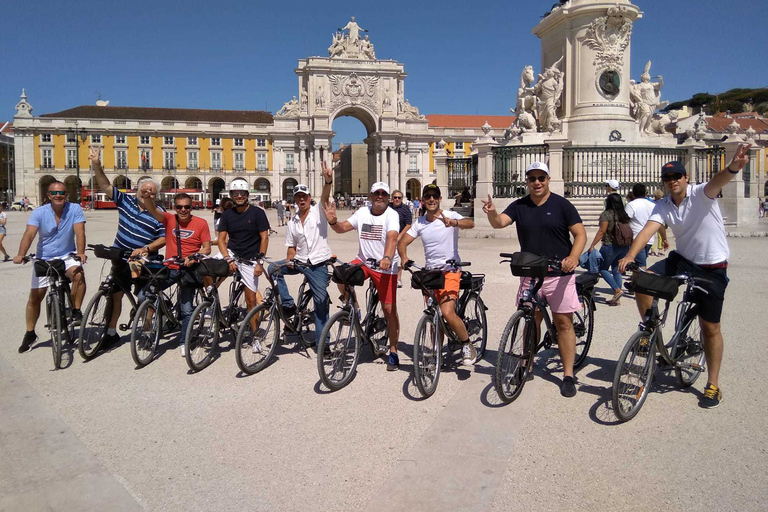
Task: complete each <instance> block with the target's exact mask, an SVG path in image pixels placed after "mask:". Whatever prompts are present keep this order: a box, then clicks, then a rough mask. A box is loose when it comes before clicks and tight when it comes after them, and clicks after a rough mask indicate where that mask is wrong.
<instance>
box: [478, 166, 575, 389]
mask: <svg viewBox="0 0 768 512" xmlns="http://www.w3.org/2000/svg"><path fill="white" fill-rule="evenodd" d="M525 177H526V181H527V185H528V195H527V196H525V197H523V198H521V199H518V200H517V201H515V202H513V203H511V204H510V205H509V206H507V208H506V209H505V210H504V212H503V213H501V214H500V213H498V212H497V211H496V207H495V206H494V205H493V201H492V200H491V196H490V195H489V196H488V201H483V211H484V212H485V213H486V214H487V215H488V221H489V222H490V223H491V226H493V227H494V229H501V228H505V227H507V226H509V225H510V224H512V223H513V222H515V223H516V224H517V237H518V239H519V240H520V250H522V251H524V252H530V253H533V254H537V255H539V256H546V257H547V258H552V259H556V260H560V261H561V264H562V270H561V271H556V272H554V271H553V272H550V273H549V275H548V276H547V277H545V278H544V284H543V285H542V287H541V289H540V290H539V295H540V296H541V297H542V298H544V299H546V301H547V302H548V303H549V307H550V308H551V309H552V318H553V320H554V322H555V326H556V327H557V347H558V349H559V350H560V359H561V360H562V362H563V382H562V384H561V386H560V394H561V395H563V396H565V397H572V396H576V381H575V379H574V378H573V361H574V359H575V357H576V333H575V332H574V330H573V313H574V311H578V310H580V309H581V305H580V304H579V297H578V294H577V293H576V275H575V274H574V273H573V271H574V269H575V268H576V265H577V264H578V262H579V255H580V254H581V253H582V251H583V250H584V246H585V245H586V243H587V232H586V230H585V229H584V224H583V223H582V222H581V217H579V212H577V211H576V208H575V207H574V206H573V205H572V204H571V203H570V201H568V200H567V199H565V198H564V197H562V196H559V195H557V194H555V193H552V192H550V190H549V167H547V164H545V163H544V162H533V163H532V164H531V165H529V166H528V169H527V170H526V172H525ZM571 236H573V241H571ZM529 283H530V278H529V277H521V278H520V288H519V289H518V292H517V302H519V301H520V297H521V296H522V293H523V291H524V290H525V289H526V288H527V287H528V285H529ZM537 321H538V322H541V317H540V316H539V315H537ZM532 363H533V361H529V363H528V364H529V365H530V364H532Z"/></svg>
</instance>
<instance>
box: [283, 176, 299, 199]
mask: <svg viewBox="0 0 768 512" xmlns="http://www.w3.org/2000/svg"><path fill="white" fill-rule="evenodd" d="M298 184H299V182H298V181H296V180H295V179H293V178H288V179H286V180H285V181H283V199H285V200H286V201H290V202H293V187H295V186H296V185H298Z"/></svg>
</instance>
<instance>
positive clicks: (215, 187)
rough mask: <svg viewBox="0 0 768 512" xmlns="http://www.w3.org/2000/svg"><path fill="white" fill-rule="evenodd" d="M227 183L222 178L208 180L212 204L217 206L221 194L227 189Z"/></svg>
mask: <svg viewBox="0 0 768 512" xmlns="http://www.w3.org/2000/svg"><path fill="white" fill-rule="evenodd" d="M226 186H227V185H226V183H224V180H223V179H221V178H211V179H210V180H208V192H209V194H210V195H211V204H214V205H215V204H216V201H218V200H219V199H220V198H221V192H222V191H223V190H224V189H225V188H226Z"/></svg>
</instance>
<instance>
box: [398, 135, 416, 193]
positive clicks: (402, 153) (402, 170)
mask: <svg viewBox="0 0 768 512" xmlns="http://www.w3.org/2000/svg"><path fill="white" fill-rule="evenodd" d="M397 157H398V162H397V164H398V165H397V181H398V188H399V189H401V190H403V187H405V186H406V184H407V183H408V167H407V165H408V164H407V161H408V153H407V152H406V147H405V146H400V147H399V151H398V152H397ZM406 192H407V191H406V190H403V194H405V193H406ZM411 200H413V199H411Z"/></svg>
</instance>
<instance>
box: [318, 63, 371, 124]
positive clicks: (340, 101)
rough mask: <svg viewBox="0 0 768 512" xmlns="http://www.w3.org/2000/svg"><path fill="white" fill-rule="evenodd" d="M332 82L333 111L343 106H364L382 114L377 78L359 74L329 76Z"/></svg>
mask: <svg viewBox="0 0 768 512" xmlns="http://www.w3.org/2000/svg"><path fill="white" fill-rule="evenodd" d="M328 80H329V81H330V82H331V103H330V105H331V109H332V110H335V109H337V108H339V107H341V106H343V105H348V104H351V105H358V104H362V105H365V106H367V107H368V108H370V109H371V110H373V111H374V112H376V113H377V114H378V113H379V112H380V108H379V105H380V102H379V100H378V83H379V77H377V76H359V75H358V74H357V73H354V72H353V73H351V74H349V75H329V76H328Z"/></svg>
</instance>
